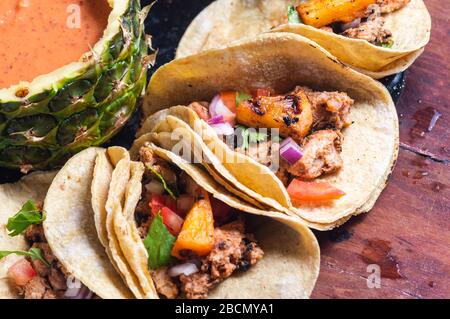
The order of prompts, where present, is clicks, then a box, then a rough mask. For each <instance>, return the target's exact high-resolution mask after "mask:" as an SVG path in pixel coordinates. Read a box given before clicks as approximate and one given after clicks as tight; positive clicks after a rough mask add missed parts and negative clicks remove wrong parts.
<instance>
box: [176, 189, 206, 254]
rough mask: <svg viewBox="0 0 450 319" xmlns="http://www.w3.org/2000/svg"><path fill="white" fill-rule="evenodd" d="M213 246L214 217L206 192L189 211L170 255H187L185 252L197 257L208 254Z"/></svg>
mask: <svg viewBox="0 0 450 319" xmlns="http://www.w3.org/2000/svg"><path fill="white" fill-rule="evenodd" d="M213 247H214V217H213V213H212V208H211V202H210V200H209V195H208V193H207V192H203V198H202V199H200V200H198V201H197V202H196V203H195V204H194V206H193V207H192V208H191V210H190V211H189V213H188V215H187V216H186V220H185V221H184V224H183V227H182V229H181V232H180V234H179V235H178V238H177V240H176V242H175V245H174V246H173V249H172V256H174V257H177V258H179V259H184V258H186V257H188V256H187V255H188V254H185V252H190V253H194V254H196V255H197V256H199V257H203V256H206V255H208V254H209V253H210V252H211V250H212V249H213Z"/></svg>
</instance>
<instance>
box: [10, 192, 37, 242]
mask: <svg viewBox="0 0 450 319" xmlns="http://www.w3.org/2000/svg"><path fill="white" fill-rule="evenodd" d="M44 220H45V212H42V214H41V211H40V210H39V208H38V207H37V205H36V203H35V202H34V201H32V200H29V201H27V202H26V203H25V204H23V206H22V208H21V209H20V211H19V212H18V213H17V214H16V215H14V216H13V217H10V218H9V219H8V224H7V225H6V229H8V231H9V233H8V235H9V236H12V237H14V236H17V235H20V234H22V233H23V232H24V231H25V230H26V229H27V228H28V226H30V225H33V224H40V223H42V222H43V221H44Z"/></svg>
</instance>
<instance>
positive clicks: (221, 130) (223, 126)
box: [211, 123, 234, 135]
mask: <svg viewBox="0 0 450 319" xmlns="http://www.w3.org/2000/svg"><path fill="white" fill-rule="evenodd" d="M211 127H212V128H213V129H214V131H216V133H217V135H233V134H234V128H233V127H232V126H231V124H230V123H220V124H213V125H211Z"/></svg>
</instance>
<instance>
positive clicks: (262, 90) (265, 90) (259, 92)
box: [252, 88, 275, 98]
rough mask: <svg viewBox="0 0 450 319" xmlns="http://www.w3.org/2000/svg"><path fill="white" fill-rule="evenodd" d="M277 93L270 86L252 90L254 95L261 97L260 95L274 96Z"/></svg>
mask: <svg viewBox="0 0 450 319" xmlns="http://www.w3.org/2000/svg"><path fill="white" fill-rule="evenodd" d="M274 93H275V91H274V90H273V89H269V88H259V89H254V90H252V95H253V97H254V98H257V97H260V96H272V95H273V94H274Z"/></svg>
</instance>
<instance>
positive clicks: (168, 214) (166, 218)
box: [161, 207, 184, 236]
mask: <svg viewBox="0 0 450 319" xmlns="http://www.w3.org/2000/svg"><path fill="white" fill-rule="evenodd" d="M161 216H162V219H163V223H164V225H166V226H167V228H168V229H169V231H170V233H171V234H172V235H174V236H177V235H178V234H179V233H180V230H181V227H182V226H183V222H184V220H183V218H181V217H180V216H178V215H177V214H176V213H175V212H174V211H173V210H171V209H170V208H168V207H163V208H162V209H161Z"/></svg>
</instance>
